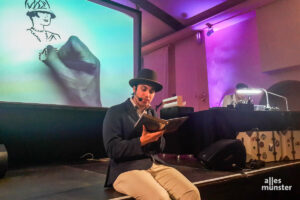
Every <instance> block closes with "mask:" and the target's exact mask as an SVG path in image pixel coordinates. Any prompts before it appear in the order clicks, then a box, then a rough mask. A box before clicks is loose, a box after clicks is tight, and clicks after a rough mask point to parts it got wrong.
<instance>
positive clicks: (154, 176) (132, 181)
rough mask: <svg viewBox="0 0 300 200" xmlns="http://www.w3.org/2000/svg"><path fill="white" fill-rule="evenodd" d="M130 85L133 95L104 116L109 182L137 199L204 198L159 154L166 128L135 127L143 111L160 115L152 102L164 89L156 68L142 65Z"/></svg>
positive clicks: (117, 189) (195, 199) (109, 184)
mask: <svg viewBox="0 0 300 200" xmlns="http://www.w3.org/2000/svg"><path fill="white" fill-rule="evenodd" d="M129 85H130V86H131V87H132V89H133V96H132V97H131V98H128V99H127V100H126V101H125V102H123V103H121V104H119V105H115V106H112V107H111V108H110V109H109V110H108V111H107V113H106V116H105V119H104V124H103V141H104V146H105V149H106V152H107V155H108V157H109V158H110V163H109V167H108V170H107V176H106V182H105V186H113V187H114V189H115V190H116V191H118V192H120V193H124V194H127V195H129V196H132V197H134V198H135V199H143V200H144V199H149V200H150V199H151V200H156V199H157V200H158V199H182V200H184V199H186V200H200V194H199V191H198V189H197V188H196V187H195V185H194V184H192V183H191V182H190V181H189V180H188V179H187V178H186V177H184V176H183V175H182V174H181V173H180V172H179V171H177V170H176V169H174V168H172V167H169V166H166V165H164V164H163V163H164V162H163V161H162V160H161V159H160V158H159V157H158V156H157V155H156V154H157V153H159V152H162V150H163V148H164V146H165V139H164V137H163V134H164V131H158V132H151V133H150V132H148V131H147V130H146V128H145V127H143V129H142V130H138V131H134V125H135V123H136V122H137V121H138V119H139V118H140V117H141V116H142V114H143V113H147V114H150V115H152V116H156V113H155V111H154V110H153V109H152V108H151V106H150V103H151V102H152V100H153V98H154V96H155V93H156V92H159V91H160V90H161V89H162V85H161V84H160V83H159V82H158V81H157V75H156V72H155V71H153V70H150V69H142V70H141V71H140V72H139V73H138V76H137V77H136V78H133V79H131V80H130V81H129Z"/></svg>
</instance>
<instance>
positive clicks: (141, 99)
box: [133, 92, 143, 101]
mask: <svg viewBox="0 0 300 200" xmlns="http://www.w3.org/2000/svg"><path fill="white" fill-rule="evenodd" d="M133 95H135V96H136V98H137V99H138V101H143V98H141V97H138V96H137V95H136V92H134V93H133Z"/></svg>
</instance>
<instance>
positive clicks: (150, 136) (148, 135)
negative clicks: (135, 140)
mask: <svg viewBox="0 0 300 200" xmlns="http://www.w3.org/2000/svg"><path fill="white" fill-rule="evenodd" d="M164 133H165V131H164V130H163V131H157V132H148V131H147V130H146V127H145V126H144V125H143V132H142V136H141V137H140V141H141V145H142V146H144V145H146V144H148V143H151V142H155V141H157V140H158V139H159V138H160V137H161V136H162V135H163V134H164Z"/></svg>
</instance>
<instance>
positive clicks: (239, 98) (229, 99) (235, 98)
mask: <svg viewBox="0 0 300 200" xmlns="http://www.w3.org/2000/svg"><path fill="white" fill-rule="evenodd" d="M244 88H248V86H247V85H246V84H244V83H238V84H237V85H236V86H235V92H234V94H230V95H226V96H225V97H224V99H223V103H222V106H223V107H227V106H228V105H233V106H234V107H235V106H236V104H237V103H238V102H243V101H247V100H248V99H247V98H248V97H247V96H245V95H241V94H237V92H236V91H237V90H239V89H244Z"/></svg>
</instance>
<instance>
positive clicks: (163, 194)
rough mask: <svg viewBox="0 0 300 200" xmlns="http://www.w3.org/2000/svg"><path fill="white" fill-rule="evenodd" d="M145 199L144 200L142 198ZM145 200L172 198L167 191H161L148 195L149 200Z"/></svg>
mask: <svg viewBox="0 0 300 200" xmlns="http://www.w3.org/2000/svg"><path fill="white" fill-rule="evenodd" d="M142 199H144V198H142ZM145 199H151V200H170V199H171V198H170V196H169V194H168V192H167V191H165V190H159V191H155V192H152V193H151V194H147V198H145Z"/></svg>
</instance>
